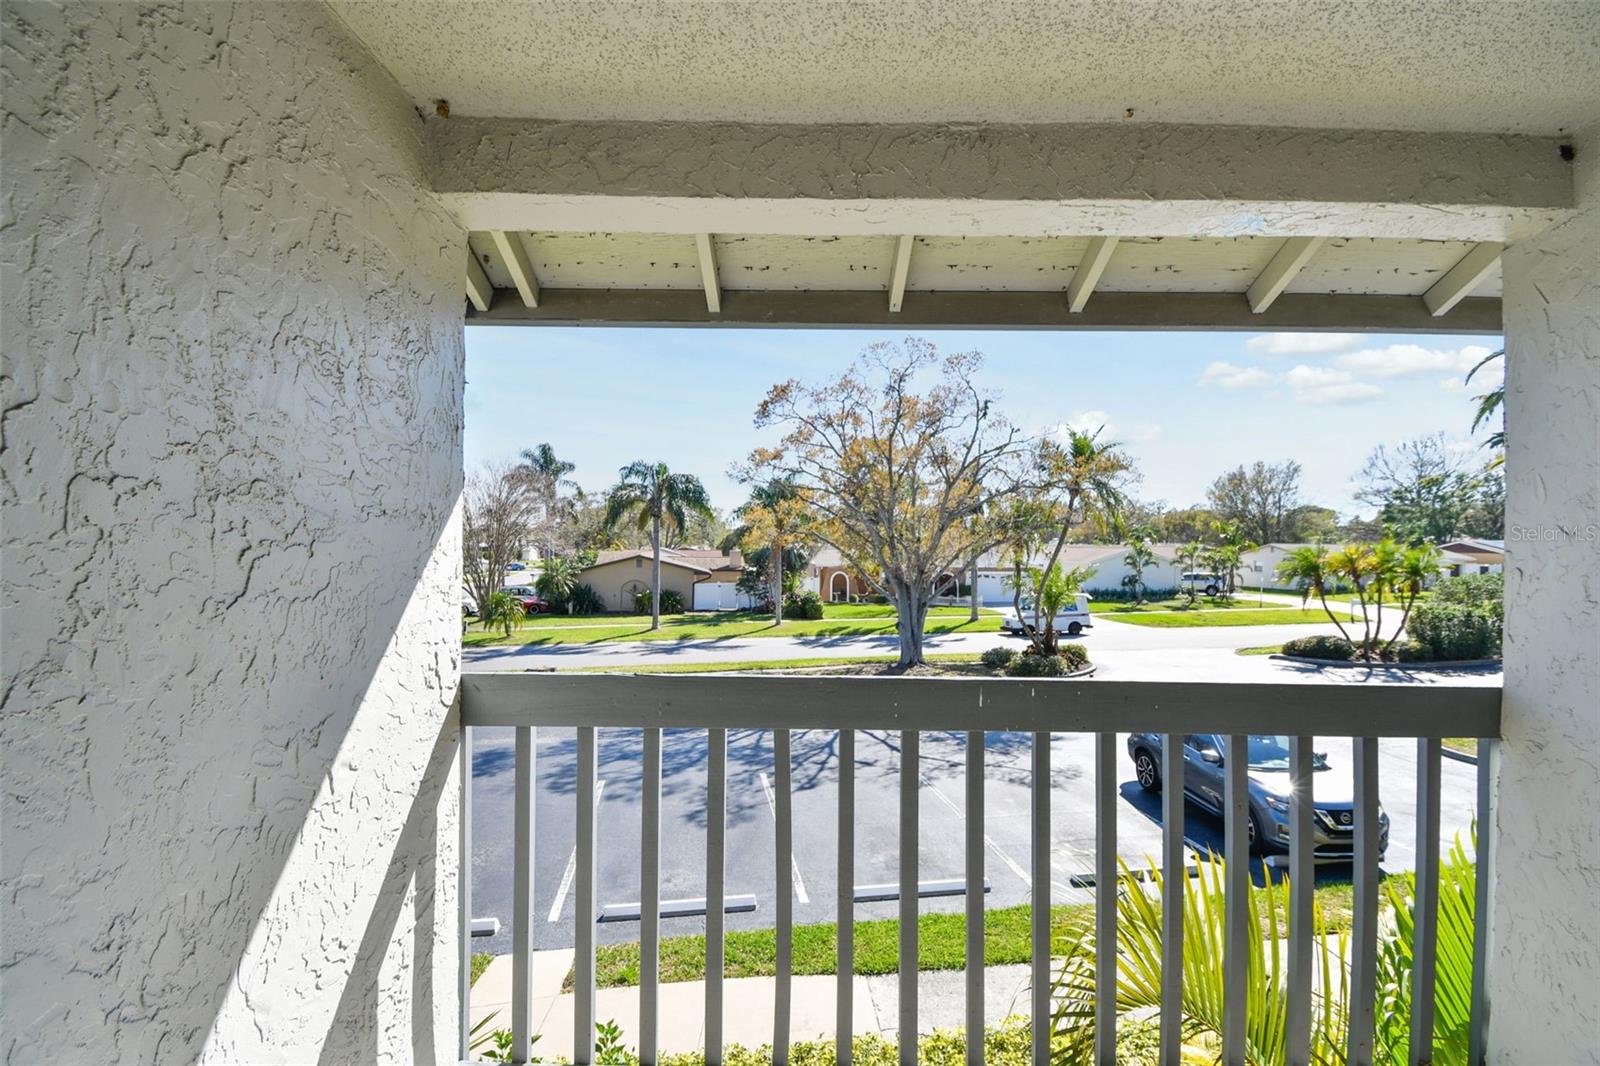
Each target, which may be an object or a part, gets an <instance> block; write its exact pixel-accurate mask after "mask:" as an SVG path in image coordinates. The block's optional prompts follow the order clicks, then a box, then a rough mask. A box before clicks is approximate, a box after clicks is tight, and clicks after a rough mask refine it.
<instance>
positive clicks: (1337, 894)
mask: <svg viewBox="0 0 1600 1066" xmlns="http://www.w3.org/2000/svg"><path fill="white" fill-rule="evenodd" d="M1274 891H1275V892H1276V893H1278V903H1279V908H1278V910H1279V928H1278V930H1277V933H1276V935H1277V936H1280V937H1281V936H1283V935H1285V934H1286V932H1287V930H1286V928H1285V927H1284V922H1286V921H1287V913H1288V910H1287V908H1288V894H1287V885H1285V884H1284V883H1282V882H1279V883H1278V884H1277V885H1276V886H1275V888H1274ZM1353 899H1354V891H1353V888H1352V886H1351V885H1350V884H1349V883H1348V882H1328V883H1325V884H1321V885H1318V886H1317V901H1318V903H1319V904H1320V906H1321V908H1322V912H1323V916H1324V918H1325V920H1326V922H1327V931H1328V932H1330V933H1336V932H1344V931H1347V930H1348V929H1349V928H1350V915H1351V908H1352V905H1353ZM1032 915H1033V908H1032V907H1031V906H1030V905H1029V904H1026V903H1023V904H1018V905H1017V906H1014V907H1000V908H997V909H994V910H989V911H985V912H984V916H983V961H984V965H985V966H1005V965H1010V964H1015V963H1025V962H1027V961H1028V960H1029V958H1030V952H1029V948H1030V939H1029V938H1030V932H1029V926H1030V923H1031V921H1032ZM1093 920H1094V905H1093V904H1091V903H1067V904H1061V905H1058V906H1055V907H1052V908H1050V951H1051V954H1053V955H1062V954H1065V953H1066V951H1067V948H1068V946H1069V945H1070V943H1071V942H1072V940H1073V939H1074V935H1075V932H1074V931H1075V930H1076V929H1078V928H1081V927H1083V926H1085V925H1087V924H1089V923H1092V922H1093ZM966 929H967V919H966V915H965V914H961V913H937V914H923V915H921V916H919V917H918V919H917V968H918V969H919V970H959V969H961V968H963V967H964V966H966V963H967V951H966ZM1262 935H1263V936H1271V935H1273V931H1272V930H1270V929H1268V928H1266V927H1265V926H1263V928H1262ZM724 943H725V954H726V960H727V961H726V965H725V966H724V968H723V974H724V976H726V977H730V978H734V977H771V976H773V975H774V974H775V973H776V972H777V932H776V931H775V930H772V929H742V930H737V931H735V932H730V933H727V934H726V936H725V941H724ZM837 953H838V927H837V926H836V925H835V924H834V923H833V922H824V923H819V924H817V925H800V926H796V927H795V929H794V976H796V977H808V976H817V975H828V974H833V973H836V972H837V968H836V966H835V963H836V961H837V958H838V954H837ZM705 965H706V938H705V937H704V936H701V935H691V936H674V937H665V938H663V939H662V941H661V980H662V981H665V982H672V981H703V980H705ZM899 970H900V922H899V921H898V920H897V919H894V918H885V919H879V920H874V921H861V922H857V923H856V931H855V972H856V974H857V975H859V976H869V975H878V974H891V973H898V972H899ZM595 980H596V982H597V987H599V988H624V987H628V986H631V985H637V984H638V983H639V945H638V943H637V942H630V943H623V944H606V945H602V946H601V947H599V948H597V949H596V952H595ZM572 988H573V975H572V973H571V972H570V971H569V972H568V973H567V976H566V980H565V981H563V982H562V985H561V990H562V991H563V992H571V991H572Z"/></svg>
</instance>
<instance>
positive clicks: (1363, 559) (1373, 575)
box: [1328, 542, 1392, 659]
mask: <svg viewBox="0 0 1600 1066" xmlns="http://www.w3.org/2000/svg"><path fill="white" fill-rule="evenodd" d="M1391 543H1392V542H1391ZM1328 567H1329V569H1330V570H1332V571H1333V573H1334V574H1336V575H1338V577H1339V578H1340V579H1341V580H1343V581H1348V582H1349V583H1350V585H1351V587H1352V588H1353V589H1354V590H1355V594H1356V602H1357V603H1359V604H1361V647H1360V654H1361V657H1362V658H1363V659H1365V658H1368V657H1369V655H1370V654H1371V652H1372V651H1373V650H1374V645H1375V643H1376V642H1375V641H1374V639H1373V635H1372V620H1371V619H1370V618H1368V617H1367V596H1368V594H1369V593H1371V594H1373V595H1375V596H1377V597H1378V602H1379V604H1380V605H1381V603H1382V602H1383V598H1382V593H1381V591H1380V590H1381V589H1382V581H1381V580H1380V579H1379V578H1378V574H1379V559H1378V554H1377V552H1375V551H1374V550H1373V547H1372V545H1370V544H1346V545H1345V546H1344V547H1342V548H1340V549H1339V550H1338V551H1336V552H1334V553H1332V554H1331V555H1329V556H1328ZM1374 586H1376V587H1374ZM1379 618H1380V619H1381V618H1382V607H1381V606H1380V607H1379Z"/></svg>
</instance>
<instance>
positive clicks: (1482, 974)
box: [1467, 737, 1500, 1066]
mask: <svg viewBox="0 0 1600 1066" xmlns="http://www.w3.org/2000/svg"><path fill="white" fill-rule="evenodd" d="M1499 764H1500V742H1499V741H1498V740H1496V739H1494V738H1492V737H1483V738H1480V739H1479V741H1478V848H1477V852H1478V854H1477V861H1478V873H1477V898H1476V899H1475V900H1474V901H1473V908H1474V909H1473V915H1474V916H1475V919H1476V920H1475V921H1474V923H1473V925H1474V929H1473V935H1472V1018H1471V1022H1470V1024H1469V1026H1468V1031H1467V1066H1481V1064H1482V1063H1483V1062H1484V1061H1485V1056H1486V1052H1487V1048H1488V1044H1487V1042H1486V1039H1485V1037H1486V1035H1487V1033H1488V1026H1489V994H1488V981H1489V890H1490V888H1491V886H1493V884H1494V860H1495V851H1494V782H1495V778H1496V777H1497V776H1499V770H1500V765H1499Z"/></svg>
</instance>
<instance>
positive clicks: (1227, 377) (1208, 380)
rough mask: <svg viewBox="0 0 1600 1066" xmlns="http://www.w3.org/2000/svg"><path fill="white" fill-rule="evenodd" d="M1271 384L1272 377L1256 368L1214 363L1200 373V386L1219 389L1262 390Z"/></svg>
mask: <svg viewBox="0 0 1600 1066" xmlns="http://www.w3.org/2000/svg"><path fill="white" fill-rule="evenodd" d="M1272 382H1273V376H1272V375H1271V374H1269V373H1267V372H1266V371H1265V370H1262V369H1261V368H1260V367H1258V366H1234V365H1233V364H1232V363H1224V362H1216V363H1212V364H1211V365H1210V366H1208V367H1206V368H1205V369H1204V370H1202V371H1201V372H1200V384H1202V385H1215V386H1216V387H1217V388H1219V389H1264V388H1266V387H1267V386H1268V385H1271V384H1272Z"/></svg>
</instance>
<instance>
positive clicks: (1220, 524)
mask: <svg viewBox="0 0 1600 1066" xmlns="http://www.w3.org/2000/svg"><path fill="white" fill-rule="evenodd" d="M1211 529H1212V532H1214V533H1216V535H1217V541H1218V547H1217V550H1216V553H1215V558H1216V561H1217V564H1218V569H1219V570H1221V571H1223V573H1224V574H1225V576H1226V577H1227V579H1228V589H1227V591H1228V595H1230V596H1231V595H1233V590H1234V586H1235V585H1236V584H1237V579H1238V573H1239V568H1240V567H1241V566H1242V565H1244V553H1245V552H1253V551H1255V550H1256V549H1257V548H1259V547H1260V546H1261V545H1259V544H1257V543H1255V542H1254V541H1252V540H1251V539H1250V538H1249V537H1247V536H1245V535H1244V523H1242V522H1240V521H1239V520H1238V519H1237V518H1234V519H1227V520H1219V521H1215V522H1212V523H1211Z"/></svg>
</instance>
